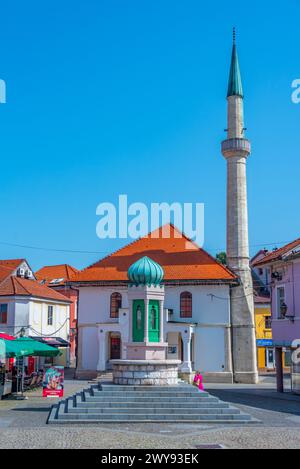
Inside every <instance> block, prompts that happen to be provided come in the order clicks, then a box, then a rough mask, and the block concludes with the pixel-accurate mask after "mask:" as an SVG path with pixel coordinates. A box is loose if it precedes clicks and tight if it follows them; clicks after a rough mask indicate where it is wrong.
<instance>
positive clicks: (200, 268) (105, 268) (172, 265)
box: [71, 224, 236, 282]
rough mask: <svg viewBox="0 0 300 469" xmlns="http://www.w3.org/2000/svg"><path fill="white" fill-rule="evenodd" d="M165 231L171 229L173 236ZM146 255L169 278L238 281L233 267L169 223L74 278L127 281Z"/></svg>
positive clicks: (83, 280)
mask: <svg viewBox="0 0 300 469" xmlns="http://www.w3.org/2000/svg"><path fill="white" fill-rule="evenodd" d="M163 230H166V231H167V230H169V233H170V234H169V237H166V235H165V234H164V233H166V232H165V231H163ZM142 256H148V257H150V258H151V259H153V260H154V261H155V262H158V263H159V264H160V265H161V266H162V268H163V269H164V273H165V275H164V279H165V281H172V280H214V281H216V280H220V281H234V280H236V276H235V275H234V274H233V273H232V272H231V271H230V270H229V269H227V268H226V267H225V266H223V265H221V264H219V263H218V262H217V261H216V260H215V259H214V258H213V257H212V256H210V255H209V254H208V253H207V252H206V251H204V250H203V249H201V248H199V246H197V245H196V243H194V242H193V241H191V240H190V239H189V238H187V237H186V236H185V235H183V234H182V233H181V232H180V231H179V230H178V229H177V228H175V227H174V226H173V225H171V224H168V225H165V226H164V227H162V228H159V229H158V230H155V231H154V232H152V233H149V234H148V235H147V236H144V237H143V238H139V239H138V240H136V241H134V242H133V243H131V244H128V245H127V246H125V247H123V248H121V249H120V250H118V251H116V252H115V253H113V254H111V255H110V256H108V257H105V258H104V259H102V260H100V261H98V262H96V263H95V264H93V265H91V266H89V267H87V268H86V269H84V270H82V271H81V272H78V273H76V274H75V275H74V276H72V277H71V281H73V282H91V281H96V282H97V281H99V282H101V281H104V282H105V281H109V282H110V281H127V280H128V278H127V270H128V268H129V266H130V265H131V264H132V263H133V262H135V261H136V260H138V259H139V258H141V257H142Z"/></svg>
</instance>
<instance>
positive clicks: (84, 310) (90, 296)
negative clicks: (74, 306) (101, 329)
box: [78, 287, 128, 324]
mask: <svg viewBox="0 0 300 469" xmlns="http://www.w3.org/2000/svg"><path fill="white" fill-rule="evenodd" d="M113 292H119V293H121V295H122V308H128V298H127V288H123V289H122V288H110V287H83V288H79V308H78V323H79V324H96V323H98V322H105V321H109V320H111V318H110V296H111V294H112V293H113Z"/></svg>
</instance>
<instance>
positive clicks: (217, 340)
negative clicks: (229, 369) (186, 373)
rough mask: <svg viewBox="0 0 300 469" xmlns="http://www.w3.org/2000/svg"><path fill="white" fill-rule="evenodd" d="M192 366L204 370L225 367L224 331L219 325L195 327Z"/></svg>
mask: <svg viewBox="0 0 300 469" xmlns="http://www.w3.org/2000/svg"><path fill="white" fill-rule="evenodd" d="M194 347H195V348H194V366H195V369H200V370H201V371H204V372H219V371H224V369H225V332H224V328H221V327H218V328H217V327H210V328H209V327H202V328H200V327H197V328H196V332H195V342H194Z"/></svg>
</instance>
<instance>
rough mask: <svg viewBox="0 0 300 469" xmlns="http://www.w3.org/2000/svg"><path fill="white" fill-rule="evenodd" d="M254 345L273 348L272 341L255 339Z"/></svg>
mask: <svg viewBox="0 0 300 469" xmlns="http://www.w3.org/2000/svg"><path fill="white" fill-rule="evenodd" d="M256 345H257V347H273V340H272V339H257V340H256Z"/></svg>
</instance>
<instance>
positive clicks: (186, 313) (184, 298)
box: [180, 291, 192, 318]
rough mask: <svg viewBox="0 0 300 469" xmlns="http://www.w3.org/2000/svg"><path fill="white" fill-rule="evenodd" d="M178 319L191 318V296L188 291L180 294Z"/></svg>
mask: <svg viewBox="0 0 300 469" xmlns="http://www.w3.org/2000/svg"><path fill="white" fill-rule="evenodd" d="M180 317H181V318H191V317H192V294H191V293H190V292H188V291H184V292H182V293H181V294H180Z"/></svg>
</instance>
